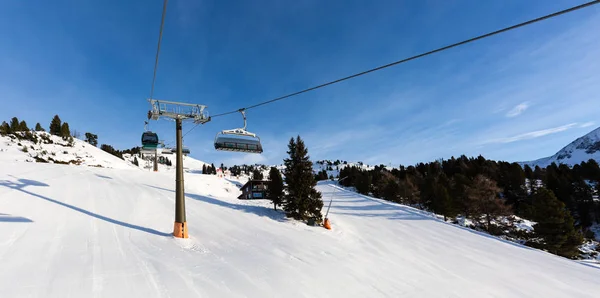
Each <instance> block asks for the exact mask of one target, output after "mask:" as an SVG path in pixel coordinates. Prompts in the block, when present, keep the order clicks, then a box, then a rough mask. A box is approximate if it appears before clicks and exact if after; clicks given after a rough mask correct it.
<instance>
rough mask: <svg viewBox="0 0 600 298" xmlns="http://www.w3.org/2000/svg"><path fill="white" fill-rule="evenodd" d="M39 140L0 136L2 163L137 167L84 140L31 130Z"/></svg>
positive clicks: (0, 157)
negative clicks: (23, 162) (24, 162)
mask: <svg viewBox="0 0 600 298" xmlns="http://www.w3.org/2000/svg"><path fill="white" fill-rule="evenodd" d="M20 134H22V133H20ZM31 134H32V135H33V136H34V137H35V140H36V141H35V142H34V141H32V140H28V139H24V138H22V139H18V138H17V137H16V136H14V135H7V136H1V135H0V163H3V162H7V161H27V162H36V158H37V160H38V161H43V162H49V163H59V162H64V163H71V164H76V165H84V166H95V167H98V166H99V167H104V168H119V169H127V168H135V166H134V165H132V164H131V163H129V162H126V161H124V160H122V159H120V158H118V157H116V156H114V155H111V154H109V153H107V152H104V151H102V150H100V148H97V147H94V146H92V145H90V144H88V143H86V142H84V141H82V140H79V139H73V142H72V143H71V144H70V143H69V142H68V141H65V140H63V139H62V138H61V137H58V136H54V135H51V134H49V133H47V132H31Z"/></svg>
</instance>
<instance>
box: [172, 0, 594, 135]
mask: <svg viewBox="0 0 600 298" xmlns="http://www.w3.org/2000/svg"><path fill="white" fill-rule="evenodd" d="M599 3H600V0H595V1H590V2H586V3H583V4H581V5H577V6H573V7H570V8H567V9H564V10H561V11H557V12H554V13H551V14H548V15H545V16H541V17H538V18H535V19H532V20H529V21H526V22H522V23H519V24H516V25H512V26H509V27H505V28H502V29H499V30H496V31H493V32H489V33H486V34H483V35H479V36H476V37H473V38H469V39H466V40H463V41H460V42H457V43H453V44H450V45H447V46H444V47H441V48H437V49H435V50H431V51H428V52H425V53H421V54H418V55H415V56H412V57H408V58H404V59H402V60H398V61H395V62H391V63H388V64H385V65H381V66H378V67H375V68H372V69H369V70H365V71H362V72H359V73H356V74H353V75H349V76H347V77H343V78H340V79H337V80H334V81H330V82H327V83H323V84H321V85H317V86H314V87H310V88H307V89H304V90H301V91H298V92H294V93H290V94H287V95H284V96H280V97H276V98H273V99H271V100H267V101H263V102H260V103H257V104H254V105H251V106H248V107H245V108H241V109H236V110H233V111H229V112H225V113H220V114H216V115H213V116H211V117H210V118H216V117H221V116H225V115H230V114H234V113H238V112H239V111H240V110H249V109H253V108H257V107H260V106H263V105H266V104H270V103H273V102H276V101H280V100H283V99H286V98H290V97H293V96H296V95H300V94H303V93H306V92H310V91H313V90H316V89H320V88H323V87H327V86H330V85H333V84H337V83H340V82H343V81H346V80H350V79H353V78H356V77H359V76H362V75H366V74H369V73H372V72H375V71H378V70H382V69H385V68H388V67H392V66H396V65H398V64H402V63H405V62H408V61H411V60H415V59H418V58H422V57H425V56H429V55H431V54H435V53H438V52H442V51H445V50H449V49H451V48H454V47H458V46H461V45H464V44H467V43H471V42H474V41H477V40H480V39H484V38H487V37H491V36H494V35H497V34H500V33H504V32H507V31H511V30H514V29H517V28H520V27H524V26H527V25H531V24H534V23H537V22H540V21H543V20H547V19H550V18H553V17H557V16H560V15H563V14H566V13H569V12H573V11H576V10H580V9H582V8H586V7H589V6H592V5H595V4H599ZM197 126H198V124H197V125H195V126H194V127H192V128H191V129H190V130H188V131H187V132H186V133H185V134H184V135H183V136H184V137H185V136H186V135H187V134H188V133H190V132H191V131H192V130H194V129H195V128H196V127H197Z"/></svg>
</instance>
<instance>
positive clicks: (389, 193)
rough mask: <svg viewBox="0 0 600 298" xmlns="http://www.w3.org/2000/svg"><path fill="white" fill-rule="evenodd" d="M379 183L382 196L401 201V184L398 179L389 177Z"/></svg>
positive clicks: (392, 200) (393, 200) (391, 200)
mask: <svg viewBox="0 0 600 298" xmlns="http://www.w3.org/2000/svg"><path fill="white" fill-rule="evenodd" d="M379 185H380V188H381V196H382V198H383V199H384V200H387V201H390V202H396V203H401V199H400V185H399V184H398V182H396V179H394V178H393V177H388V178H387V179H384V180H381V181H380V182H379Z"/></svg>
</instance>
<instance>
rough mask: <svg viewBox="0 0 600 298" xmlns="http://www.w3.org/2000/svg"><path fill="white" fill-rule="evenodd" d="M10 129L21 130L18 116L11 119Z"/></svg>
mask: <svg viewBox="0 0 600 298" xmlns="http://www.w3.org/2000/svg"><path fill="white" fill-rule="evenodd" d="M10 131H11V132H15V131H21V129H20V126H19V119H18V118H17V117H12V119H10Z"/></svg>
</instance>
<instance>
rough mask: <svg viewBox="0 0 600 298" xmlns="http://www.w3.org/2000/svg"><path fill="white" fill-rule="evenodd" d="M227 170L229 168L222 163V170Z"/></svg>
mask: <svg viewBox="0 0 600 298" xmlns="http://www.w3.org/2000/svg"><path fill="white" fill-rule="evenodd" d="M225 170H227V168H226V167H225V166H224V165H223V163H221V171H223V172H225Z"/></svg>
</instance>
